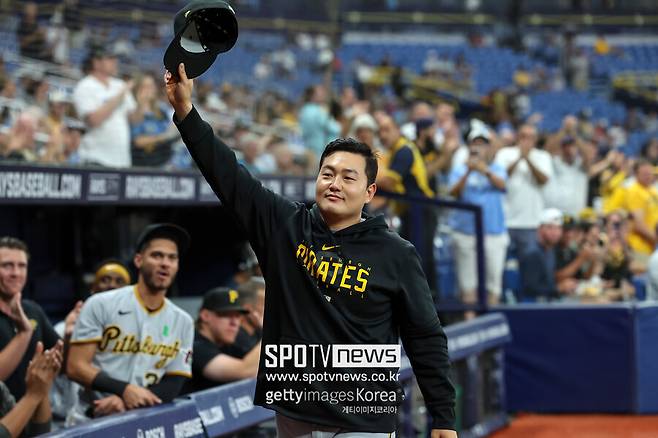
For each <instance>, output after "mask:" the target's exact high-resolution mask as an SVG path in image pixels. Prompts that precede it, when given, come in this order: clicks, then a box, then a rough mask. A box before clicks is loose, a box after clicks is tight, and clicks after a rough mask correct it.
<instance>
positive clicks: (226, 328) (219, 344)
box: [183, 287, 260, 394]
mask: <svg viewBox="0 0 658 438" xmlns="http://www.w3.org/2000/svg"><path fill="white" fill-rule="evenodd" d="M241 298H242V297H241V296H240V293H239V292H238V291H237V290H235V289H228V288H224V287H218V288H215V289H211V290H209V291H208V292H206V293H205V295H204V297H203V302H202V303H201V309H199V317H198V318H197V321H196V333H195V334H194V353H193V354H192V378H191V379H190V380H188V381H187V382H186V383H185V386H184V388H183V392H184V393H186V394H187V393H190V392H196V391H201V390H204V389H208V388H213V387H215V386H220V385H222V384H224V383H228V382H233V381H235V380H241V379H248V378H254V377H256V371H257V369H258V358H259V355H260V342H256V344H254V345H252V347H251V349H250V350H249V352H247V354H245V355H244V356H243V357H240V358H238V357H234V356H232V355H230V354H229V353H228V351H227V350H228V347H230V346H231V345H233V344H234V343H235V339H236V336H237V335H238V331H239V330H240V324H241V322H242V319H243V317H245V316H247V315H248V314H249V313H250V311H249V310H248V309H247V308H246V307H245V306H244V305H243V303H242V299H241ZM256 319H258V316H256Z"/></svg>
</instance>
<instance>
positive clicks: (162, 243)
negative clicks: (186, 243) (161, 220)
mask: <svg viewBox="0 0 658 438" xmlns="http://www.w3.org/2000/svg"><path fill="white" fill-rule="evenodd" d="M134 262H135V266H137V269H138V270H139V276H140V277H142V278H143V279H144V283H145V284H146V286H148V288H149V289H150V290H151V291H152V292H159V291H162V290H167V289H168V288H169V287H170V286H171V283H173V281H174V279H175V278H176V273H177V272H178V246H177V245H176V243H175V242H173V241H171V240H169V239H153V240H151V241H150V242H149V243H148V244H147V246H146V247H145V248H144V250H142V252H140V253H137V254H135V259H134Z"/></svg>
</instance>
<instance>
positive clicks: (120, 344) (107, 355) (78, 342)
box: [67, 224, 194, 422]
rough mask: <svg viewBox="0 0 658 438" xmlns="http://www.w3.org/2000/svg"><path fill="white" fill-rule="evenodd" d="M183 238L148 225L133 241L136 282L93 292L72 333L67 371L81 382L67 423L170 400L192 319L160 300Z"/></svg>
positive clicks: (185, 374) (187, 351) (187, 364)
mask: <svg viewBox="0 0 658 438" xmlns="http://www.w3.org/2000/svg"><path fill="white" fill-rule="evenodd" d="M189 245H190V237H189V235H188V234H187V232H186V231H185V230H184V229H182V228H181V227H179V226H177V225H174V224H153V225H149V226H148V227H146V228H145V229H144V230H143V231H142V233H141V234H140V236H139V238H138V239H137V243H136V248H135V256H134V259H133V261H134V263H135V266H136V267H137V269H138V271H139V275H138V278H137V284H135V285H129V286H125V287H122V288H119V289H115V290H112V291H108V292H103V293H101V294H94V295H92V296H91V297H90V298H89V299H88V300H87V301H86V302H85V304H84V305H83V306H82V310H81V311H80V315H79V317H78V320H77V321H76V324H75V329H74V331H73V336H72V338H71V348H70V352H69V359H68V361H67V374H68V376H69V377H70V378H71V379H73V380H75V381H76V382H78V383H80V384H81V385H83V386H84V387H85V390H84V391H81V393H80V398H79V400H78V403H77V405H76V406H75V407H74V409H72V418H73V417H74V418H73V419H72V420H71V421H68V420H67V421H68V422H80V421H85V417H97V416H102V415H108V414H111V413H115V412H122V411H124V410H126V409H134V408H137V407H141V406H152V405H155V404H159V403H161V402H163V401H164V402H169V401H171V400H173V399H174V398H175V397H176V396H177V395H178V394H179V392H180V390H181V388H182V387H183V383H184V382H185V379H186V378H189V377H191V359H192V342H193V336H194V328H193V321H192V318H191V317H190V316H189V315H188V314H187V313H186V312H185V311H184V310H182V309H180V308H179V307H177V306H176V305H175V304H173V303H172V302H170V301H169V300H168V299H167V298H166V293H167V290H168V289H169V287H170V286H171V284H172V283H173V281H174V279H175V277H176V274H177V272H178V260H179V257H180V255H181V254H183V253H184V252H185V251H186V250H187V248H188V247H189Z"/></svg>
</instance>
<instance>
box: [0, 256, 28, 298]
mask: <svg viewBox="0 0 658 438" xmlns="http://www.w3.org/2000/svg"><path fill="white" fill-rule="evenodd" d="M26 281H27V254H25V251H22V250H20V249H13V248H0V298H2V299H5V300H8V299H10V298H11V297H13V296H14V295H16V294H17V293H20V292H22V291H23V288H24V287H25V282H26Z"/></svg>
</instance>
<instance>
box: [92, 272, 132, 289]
mask: <svg viewBox="0 0 658 438" xmlns="http://www.w3.org/2000/svg"><path fill="white" fill-rule="evenodd" d="M126 284H127V283H126V279H125V277H124V276H123V275H121V274H119V273H117V272H108V273H107V274H105V275H103V276H102V277H101V278H99V279H98V281H97V282H95V283H94V285H93V287H92V292H93V293H96V292H105V291H108V290H113V289H118V288H120V287H124V286H125V285H126Z"/></svg>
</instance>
